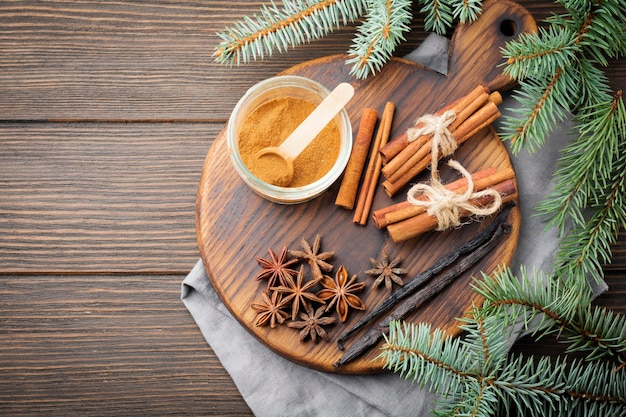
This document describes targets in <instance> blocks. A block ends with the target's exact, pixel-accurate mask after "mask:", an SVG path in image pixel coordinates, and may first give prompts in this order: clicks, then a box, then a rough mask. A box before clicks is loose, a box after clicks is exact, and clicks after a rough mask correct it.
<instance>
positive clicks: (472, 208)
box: [407, 110, 502, 231]
mask: <svg viewBox="0 0 626 417" xmlns="http://www.w3.org/2000/svg"><path fill="white" fill-rule="evenodd" d="M455 118H456V113H454V112H453V111H451V110H449V111H446V112H445V113H443V114H442V115H441V116H434V115H426V116H422V117H420V118H419V119H418V123H421V124H422V126H420V127H419V128H411V129H409V131H407V136H408V138H409V141H413V140H415V139H417V138H418V137H419V136H421V135H432V150H431V181H430V185H429V184H424V183H420V184H415V185H414V186H413V187H411V189H410V190H409V192H408V194H407V201H408V202H409V203H411V204H413V205H417V206H423V207H426V208H427V212H428V214H429V215H430V216H433V217H435V218H436V219H437V230H439V231H441V230H447V229H450V228H453V227H458V226H460V225H461V217H462V216H466V215H467V214H469V215H475V216H489V215H491V214H493V213H495V212H496V211H498V209H499V208H500V206H501V205H502V197H501V196H500V193H498V192H497V191H495V190H492V189H486V190H483V191H478V192H475V191H474V181H473V180H472V176H471V174H470V173H469V172H468V171H467V170H466V169H465V168H463V166H462V165H461V164H460V163H459V162H458V161H455V160H450V161H449V162H448V165H449V166H450V167H451V168H453V169H455V170H456V171H458V172H459V173H460V174H461V175H462V176H463V177H465V179H466V180H467V190H466V191H465V192H464V193H462V194H458V193H455V192H454V191H450V190H448V189H446V188H445V187H444V185H443V184H442V183H441V181H440V180H439V171H438V161H439V150H441V153H442V154H443V156H448V155H450V154H452V153H453V152H454V151H455V150H456V148H457V146H458V144H457V142H456V140H455V139H454V136H453V135H452V133H451V132H450V130H449V129H448V126H449V125H450V124H451V123H452V122H453V121H454V119H455ZM419 196H424V197H426V199H420V198H418V197H419ZM488 196H491V197H492V198H493V201H492V202H491V204H489V205H487V206H484V207H479V206H476V205H474V204H473V203H472V200H478V199H481V198H483V197H488Z"/></svg>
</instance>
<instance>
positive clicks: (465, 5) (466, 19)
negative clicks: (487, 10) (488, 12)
mask: <svg viewBox="0 0 626 417" xmlns="http://www.w3.org/2000/svg"><path fill="white" fill-rule="evenodd" d="M482 9H483V2H482V0H462V1H456V2H453V3H452V14H453V15H454V17H455V18H457V19H459V22H461V23H471V22H473V21H474V20H476V19H478V16H480V14H481V13H482Z"/></svg>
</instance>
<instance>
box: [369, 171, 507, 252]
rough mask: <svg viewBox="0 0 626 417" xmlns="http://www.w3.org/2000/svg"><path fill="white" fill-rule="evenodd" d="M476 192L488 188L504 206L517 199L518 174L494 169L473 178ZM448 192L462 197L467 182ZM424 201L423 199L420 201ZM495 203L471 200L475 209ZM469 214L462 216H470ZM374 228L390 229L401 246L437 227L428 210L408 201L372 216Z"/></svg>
mask: <svg viewBox="0 0 626 417" xmlns="http://www.w3.org/2000/svg"><path fill="white" fill-rule="evenodd" d="M471 179H472V182H473V185H474V191H477V192H478V191H482V190H486V189H488V188H490V189H492V190H494V191H496V192H497V193H499V194H500V197H501V202H502V204H504V203H507V202H510V201H513V200H515V199H516V198H517V186H516V183H515V173H514V172H513V169H512V168H508V169H505V170H502V171H496V169H495V168H492V167H490V168H486V169H483V170H480V171H478V172H476V173H474V174H472V176H471ZM445 188H446V189H447V190H449V191H453V192H455V193H457V194H463V193H465V192H466V191H467V188H468V180H467V179H466V178H461V179H458V180H456V181H453V182H451V183H449V184H446V185H445ZM424 198H425V197H423V196H420V199H424ZM492 202H493V198H492V197H491V198H490V197H483V198H479V199H476V200H472V201H471V203H472V205H474V206H478V207H480V206H487V205H489V204H491V203H492ZM469 214H470V213H462V215H465V216H467V215H469ZM372 218H373V220H374V224H375V225H376V227H378V228H379V229H383V228H387V231H388V232H389V235H390V237H391V239H392V240H393V241H394V242H401V241H404V240H408V239H411V238H413V237H416V236H419V235H420V234H422V233H425V232H428V231H431V230H434V229H435V228H436V227H437V219H436V218H435V217H433V216H431V215H429V214H428V212H427V209H426V207H424V206H421V205H414V204H412V203H410V202H409V201H402V202H400V203H397V204H393V205H390V206H388V207H383V208H381V209H378V210H375V211H374V212H373V213H372Z"/></svg>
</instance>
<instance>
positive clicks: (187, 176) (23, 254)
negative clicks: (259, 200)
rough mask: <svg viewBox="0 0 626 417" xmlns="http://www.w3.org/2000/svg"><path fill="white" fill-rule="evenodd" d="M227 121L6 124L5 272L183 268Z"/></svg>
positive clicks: (0, 236)
mask: <svg viewBox="0 0 626 417" xmlns="http://www.w3.org/2000/svg"><path fill="white" fill-rule="evenodd" d="M221 128H222V125H221V124H47V123H46V124H0V143H1V144H2V146H0V196H1V197H0V273H5V274H6V273H8V274H13V273H81V272H98V271H106V272H107V273H121V272H134V273H139V272H141V273H155V272H156V273H161V272H163V273H178V274H183V275H184V274H186V273H187V272H188V271H189V270H190V269H191V268H192V267H193V265H194V264H195V262H196V261H197V260H198V258H199V253H198V250H197V241H196V231H195V199H196V193H197V189H198V183H199V180H200V173H201V170H202V165H203V162H204V158H205V155H206V153H207V151H208V149H209V147H210V145H211V143H212V141H213V138H214V137H215V136H216V135H217V133H218V132H219V130H220V129H221Z"/></svg>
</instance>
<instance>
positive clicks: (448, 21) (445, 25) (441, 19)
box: [419, 0, 454, 35]
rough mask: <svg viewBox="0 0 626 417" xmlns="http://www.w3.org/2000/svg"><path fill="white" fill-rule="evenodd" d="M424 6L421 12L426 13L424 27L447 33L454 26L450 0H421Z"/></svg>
mask: <svg viewBox="0 0 626 417" xmlns="http://www.w3.org/2000/svg"><path fill="white" fill-rule="evenodd" d="M419 4H420V5H421V6H422V8H421V9H420V12H422V13H424V14H425V16H424V29H425V30H427V31H429V32H435V33H437V34H439V35H445V33H446V32H447V30H448V29H449V28H450V27H451V26H452V22H453V20H454V14H453V11H452V7H451V5H450V1H449V0H419Z"/></svg>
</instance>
